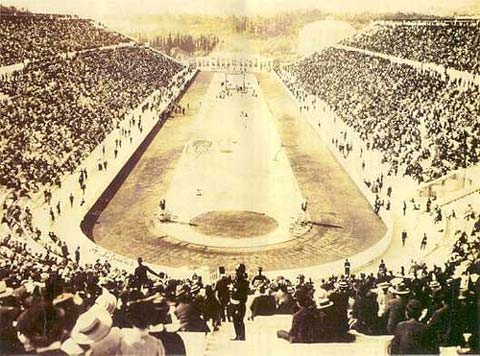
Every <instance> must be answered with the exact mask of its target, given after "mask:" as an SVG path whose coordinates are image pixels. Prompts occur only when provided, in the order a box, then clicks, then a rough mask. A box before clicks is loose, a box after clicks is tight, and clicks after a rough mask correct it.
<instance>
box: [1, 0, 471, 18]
mask: <svg viewBox="0 0 480 356" xmlns="http://www.w3.org/2000/svg"><path fill="white" fill-rule="evenodd" d="M0 3H1V4H3V5H7V6H8V5H13V6H17V7H23V8H27V9H29V10H30V11H32V12H51V13H68V14H77V15H80V16H91V17H95V18H103V17H106V16H111V15H120V16H128V15H144V14H162V13H199V14H209V15H230V14H239V15H252V14H253V15H269V14H272V13H275V12H277V11H284V10H297V9H307V8H318V9H321V10H324V11H328V12H362V11H365V10H368V11H373V12H396V11H403V12H419V13H427V14H438V15H449V14H452V13H453V12H455V11H458V10H460V11H462V10H464V9H466V8H467V9H472V8H474V9H475V10H476V13H479V12H478V11H479V10H480V0H0Z"/></svg>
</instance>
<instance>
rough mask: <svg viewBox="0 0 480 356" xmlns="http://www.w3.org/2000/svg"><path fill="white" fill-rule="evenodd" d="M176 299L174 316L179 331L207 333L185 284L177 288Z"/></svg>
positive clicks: (198, 310)
mask: <svg viewBox="0 0 480 356" xmlns="http://www.w3.org/2000/svg"><path fill="white" fill-rule="evenodd" d="M176 299H177V305H176V307H175V316H176V317H177V318H178V320H179V322H180V331H194V332H208V327H207V323H206V322H205V320H204V319H203V317H202V312H201V310H200V309H199V308H198V307H197V306H196V304H195V303H194V301H193V298H192V296H191V293H190V287H189V286H188V285H187V284H183V285H178V286H177V290H176Z"/></svg>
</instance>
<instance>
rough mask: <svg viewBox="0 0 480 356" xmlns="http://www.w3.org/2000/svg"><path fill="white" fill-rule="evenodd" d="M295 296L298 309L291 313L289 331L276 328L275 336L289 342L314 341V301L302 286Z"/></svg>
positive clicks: (315, 313)
mask: <svg viewBox="0 0 480 356" xmlns="http://www.w3.org/2000/svg"><path fill="white" fill-rule="evenodd" d="M295 297H296V299H297V304H298V307H299V308H300V310H299V311H297V312H296V313H295V314H294V315H293V320H292V327H291V329H290V331H285V330H278V331H277V337H278V338H280V339H284V340H287V341H288V342H290V343H313V342H315V341H316V335H315V327H316V317H317V312H316V309H315V303H314V302H313V300H312V299H311V297H310V296H309V294H308V291H306V290H304V288H302V289H300V290H298V291H297V293H296V295H295Z"/></svg>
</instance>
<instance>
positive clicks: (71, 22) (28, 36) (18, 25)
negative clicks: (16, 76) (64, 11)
mask: <svg viewBox="0 0 480 356" xmlns="http://www.w3.org/2000/svg"><path fill="white" fill-rule="evenodd" d="M0 38H1V41H0V67H1V66H5V65H10V64H16V63H22V62H25V61H26V60H28V61H38V60H42V59H45V58H49V57H54V56H57V55H60V54H64V53H67V52H74V51H75V52H76V51H81V50H86V49H92V48H98V47H103V46H110V45H115V44H119V43H123V42H131V40H130V39H129V38H127V37H125V36H123V35H121V34H119V33H116V32H112V31H109V30H107V29H105V28H103V27H101V26H100V25H98V24H96V23H95V22H93V21H92V20H88V19H80V18H76V17H71V16H55V15H42V14H29V13H15V14H6V13H3V14H2V16H0Z"/></svg>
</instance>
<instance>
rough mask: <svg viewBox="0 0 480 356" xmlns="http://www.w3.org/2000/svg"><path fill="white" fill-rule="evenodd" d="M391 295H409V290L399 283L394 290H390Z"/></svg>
mask: <svg viewBox="0 0 480 356" xmlns="http://www.w3.org/2000/svg"><path fill="white" fill-rule="evenodd" d="M391 291H392V293H394V294H397V295H406V294H409V293H410V289H408V288H407V286H406V285H405V284H403V283H399V284H397V285H396V286H395V288H392V289H391Z"/></svg>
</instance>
